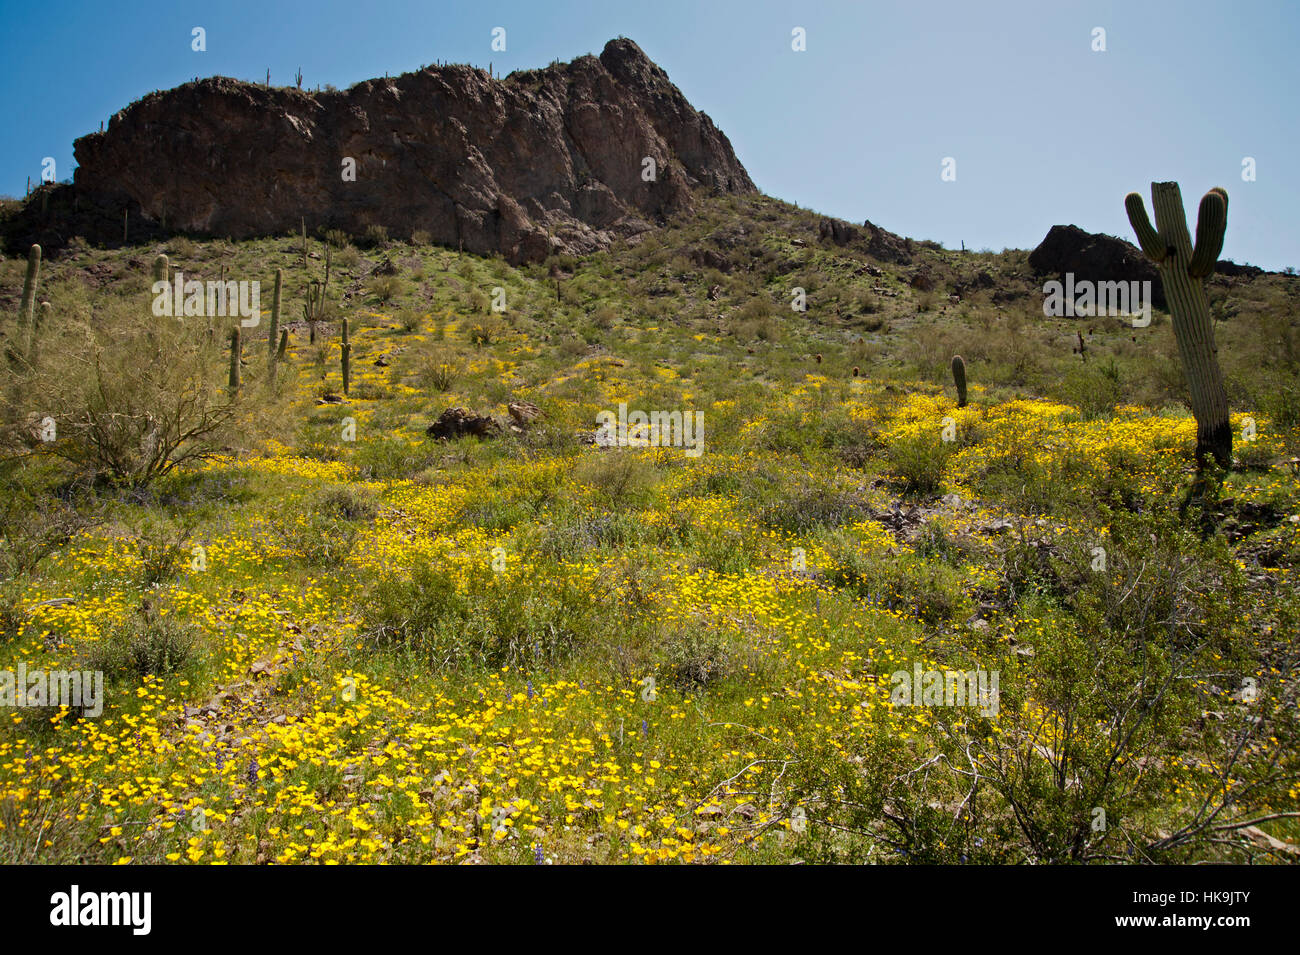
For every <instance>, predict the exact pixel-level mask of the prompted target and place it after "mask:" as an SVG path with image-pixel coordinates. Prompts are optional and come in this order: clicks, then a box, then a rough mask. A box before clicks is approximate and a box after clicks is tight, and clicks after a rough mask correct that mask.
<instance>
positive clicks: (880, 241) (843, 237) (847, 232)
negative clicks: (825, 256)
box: [817, 218, 912, 265]
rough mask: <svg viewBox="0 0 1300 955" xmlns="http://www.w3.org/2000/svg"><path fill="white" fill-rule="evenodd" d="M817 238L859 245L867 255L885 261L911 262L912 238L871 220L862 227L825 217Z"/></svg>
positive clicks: (903, 263)
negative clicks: (896, 233) (883, 227)
mask: <svg viewBox="0 0 1300 955" xmlns="http://www.w3.org/2000/svg"><path fill="white" fill-rule="evenodd" d="M817 237H818V238H819V239H822V240H823V241H830V242H833V243H834V244H835V245H838V246H846V245H854V246H858V247H859V248H861V249H862V250H863V251H865V252H866V253H867V255H870V256H872V257H873V258H876V259H879V260H880V261H882V262H893V263H896V264H898V265H908V264H910V263H911V261H912V250H911V242H910V240H909V239H905V238H903V237H902V236H901V235H895V234H894V233H892V232H890V231H888V230H886V229H882V228H880V226H878V225H873V224H872V223H871V222H870V221H866V222H863V223H862V228H861V229H859V228H858V227H857V226H855V225H851V224H850V223H848V222H845V221H844V220H843V219H832V218H824V219H821V220H820V221H819V222H818V223H817Z"/></svg>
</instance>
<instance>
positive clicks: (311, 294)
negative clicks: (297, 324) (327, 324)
mask: <svg viewBox="0 0 1300 955" xmlns="http://www.w3.org/2000/svg"><path fill="white" fill-rule="evenodd" d="M302 317H303V318H304V319H306V320H307V331H308V334H309V336H310V337H309V339H308V340H309V341H310V342H311V343H312V344H313V345H314V344H316V323H317V322H319V321H320V320H321V319H323V318H324V317H325V286H324V285H322V284H321V283H320V282H317V281H315V280H313V281H312V283H311V284H310V285H309V286H307V301H306V302H305V303H303V306H302Z"/></svg>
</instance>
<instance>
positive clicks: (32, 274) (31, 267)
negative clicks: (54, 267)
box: [20, 245, 41, 328]
mask: <svg viewBox="0 0 1300 955" xmlns="http://www.w3.org/2000/svg"><path fill="white" fill-rule="evenodd" d="M40 277H41V247H40V246H39V245H33V246H32V247H31V249H30V250H29V251H28V252H27V277H26V278H25V279H23V303H22V311H21V313H20V314H21V316H22V320H23V323H24V324H25V325H26V326H27V327H28V328H31V327H32V321H33V319H34V318H35V309H36V283H37V282H38V281H39V280H40Z"/></svg>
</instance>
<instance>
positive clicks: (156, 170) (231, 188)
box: [69, 39, 756, 263]
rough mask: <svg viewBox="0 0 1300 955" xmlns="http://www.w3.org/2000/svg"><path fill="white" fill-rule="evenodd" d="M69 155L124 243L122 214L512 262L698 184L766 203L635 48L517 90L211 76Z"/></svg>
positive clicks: (476, 76) (679, 197)
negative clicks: (408, 244)
mask: <svg viewBox="0 0 1300 955" xmlns="http://www.w3.org/2000/svg"><path fill="white" fill-rule="evenodd" d="M75 154H76V159H77V163H78V166H77V170H76V176H75V181H74V189H75V194H76V201H75V203H74V206H75V207H77V208H79V209H81V210H83V211H85V212H89V211H90V210H95V211H96V212H97V213H98V214H99V215H100V216H101V218H103V217H105V216H106V215H107V210H109V209H113V208H116V215H115V221H116V225H117V233H118V234H119V235H120V232H121V223H122V216H123V211H124V210H126V211H128V214H129V215H130V216H131V217H132V218H137V219H139V222H140V225H139V226H137V229H142V230H143V232H145V233H148V232H149V230H150V229H151V228H152V227H154V226H155V224H156V225H158V226H165V228H166V229H168V230H179V231H183V232H192V233H199V234H211V235H221V236H227V235H228V236H231V237H232V238H236V239H239V238H247V237H251V236H255V235H267V234H276V233H286V232H296V231H297V230H298V229H299V228H300V222H301V220H302V219H304V218H305V219H306V224H307V228H308V230H309V231H312V232H315V231H316V230H317V229H318V228H337V229H342V230H344V231H346V232H349V233H352V234H360V233H362V232H364V231H365V230H366V228H367V227H368V226H371V225H377V226H384V227H385V228H387V229H388V231H389V233H390V234H391V235H393V236H406V235H409V234H410V233H411V232H412V231H413V230H416V229H421V230H424V231H426V232H427V233H428V234H429V235H430V237H431V238H432V239H433V241H435V242H439V243H443V244H446V245H449V246H453V247H459V248H463V249H465V250H466V251H471V252H476V253H494V252H500V253H501V254H502V255H503V256H505V257H506V258H507V259H509V260H510V261H511V262H514V263H519V262H525V261H536V260H539V259H541V258H544V257H545V256H546V255H548V254H549V253H550V252H552V251H566V252H572V253H578V254H581V253H586V252H590V251H594V250H596V249H599V248H602V247H604V246H606V245H608V244H609V243H610V242H611V241H612V240H613V239H615V238H616V237H618V236H620V235H632V234H636V233H638V232H642V231H645V230H646V229H647V228H649V227H650V225H651V224H652V223H653V222H655V221H658V220H662V219H664V218H665V217H667V216H670V215H673V214H675V213H678V212H681V211H685V210H687V209H689V208H690V207H691V205H692V191H693V190H695V189H699V188H703V189H706V190H709V191H713V192H726V193H751V192H755V191H756V190H755V187H754V184H753V182H752V181H751V180H750V178H749V175H748V174H747V173H746V172H745V169H744V167H743V166H742V165H741V164H740V162H739V160H738V159H737V158H736V156H735V153H734V152H733V151H732V148H731V144H730V142H729V141H728V140H727V137H726V136H725V135H723V133H722V132H721V131H720V130H718V129H717V127H715V126H714V125H713V122H712V121H711V120H710V119H709V117H708V116H707V115H705V114H703V113H700V112H698V111H696V110H695V109H694V108H693V107H692V106H691V104H690V103H688V102H687V101H686V98H685V97H684V96H683V95H682V93H681V91H679V90H678V89H677V87H675V86H674V85H673V84H672V83H671V82H670V81H669V79H668V76H667V74H665V73H664V71H663V70H662V69H660V68H659V67H658V66H656V65H655V64H654V63H652V62H651V61H650V60H649V59H648V58H647V57H646V55H645V54H644V53H643V52H642V51H641V49H640V48H639V47H638V46H637V45H636V44H635V43H633V42H632V41H631V40H627V39H617V40H611V41H610V42H609V43H608V44H607V45H606V46H605V49H604V51H603V52H602V53H601V55H600V56H599V57H595V56H584V57H580V58H579V59H576V60H574V61H573V62H572V63H569V64H566V65H553V66H551V67H548V68H546V69H543V70H529V71H524V72H517V73H512V74H510V75H509V76H507V77H506V78H505V79H494V78H492V77H491V76H489V75H488V73H487V72H485V71H483V70H479V69H475V68H471V67H468V66H444V67H429V68H427V69H422V70H420V71H418V72H415V73H407V74H404V75H402V76H399V77H395V78H392V79H375V80H367V81H365V82H363V83H358V84H357V85H355V86H353V87H352V88H350V89H348V90H346V91H328V92H318V93H311V92H307V91H303V90H297V89H290V88H283V87H276V88H266V87H263V86H261V85H258V84H253V83H246V82H242V81H239V80H233V79H228V78H223V77H216V78H212V79H205V80H200V81H198V82H194V83H187V84H185V85H184V86H180V87H177V88H176V89H173V90H168V91H165V92H160V93H153V94H150V95H149V96H146V97H145V98H143V99H142V100H140V101H138V102H136V103H133V104H132V105H131V106H129V107H127V108H126V109H124V110H122V111H121V112H119V113H118V114H116V115H115V116H114V117H113V118H112V119H111V120H110V122H109V125H108V129H107V130H106V131H104V132H99V133H92V134H90V135H88V136H83V137H82V138H80V139H78V140H77V141H76V144H75ZM647 159H651V160H653V161H654V176H653V179H652V180H651V179H649V177H648V176H643V172H645V170H646V169H647V163H646V160H647ZM349 160H350V161H351V162H349ZM352 163H355V181H349V177H348V175H347V174H346V173H347V172H348V167H349V166H350V165H351V164H352ZM69 231H79V232H80V233H81V234H83V235H89V233H90V232H91V231H93V230H88V229H85V228H82V229H77V228H76V227H75V226H72V227H70V229H69ZM137 234H138V233H137Z"/></svg>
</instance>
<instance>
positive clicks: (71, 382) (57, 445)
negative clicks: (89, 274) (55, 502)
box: [3, 301, 238, 487]
mask: <svg viewBox="0 0 1300 955" xmlns="http://www.w3.org/2000/svg"><path fill="white" fill-rule="evenodd" d="M115 311H116V314H110V315H101V316H98V317H96V318H95V319H94V320H80V319H70V320H67V321H65V322H64V323H62V324H61V325H58V326H56V327H52V328H42V329H41V336H42V338H41V341H40V342H39V349H33V354H31V355H29V359H30V360H29V361H27V362H21V363H11V364H10V366H9V367H8V368H7V369H6V370H5V373H4V374H5V381H4V390H5V392H6V394H7V396H8V398H9V401H8V402H7V403H6V406H5V410H4V412H3V414H4V415H5V422H4V423H5V426H6V430H7V431H8V432H9V433H10V434H20V435H23V436H24V438H25V447H24V448H23V449H22V451H20V452H19V453H45V454H52V455H55V456H57V457H60V458H63V459H64V460H66V461H68V462H69V463H71V464H72V465H73V466H74V467H75V468H77V469H78V471H80V472H81V473H82V474H84V475H86V476H88V477H90V478H93V479H95V480H108V481H112V482H117V483H123V484H130V485H133V486H135V487H143V486H146V485H148V484H149V483H150V482H152V481H154V480H155V479H157V478H158V477H161V476H162V475H165V474H168V473H170V472H171V471H173V470H174V469H176V468H177V467H179V466H180V465H182V464H186V463H190V462H195V461H199V460H201V459H203V458H207V457H210V456H212V455H214V454H216V453H217V451H218V449H219V448H220V447H221V446H222V443H223V441H224V440H225V439H226V438H227V437H228V436H229V434H230V429H231V426H232V425H233V423H234V421H235V418H236V415H237V409H238V402H237V399H236V398H235V397H234V396H232V395H230V394H229V393H228V392H227V391H226V390H224V389H223V388H222V387H221V380H222V378H223V377H224V376H223V370H224V365H225V359H224V356H223V355H222V349H221V346H220V345H219V344H218V342H222V341H224V335H221V334H220V333H214V334H211V335H210V334H209V332H208V329H207V327H206V324H205V325H204V326H203V327H197V325H196V323H197V322H201V321H203V320H202V319H181V320H177V319H173V318H155V317H153V316H152V315H149V314H148V311H147V304H146V303H145V302H143V301H137V302H132V303H129V304H126V303H124V304H123V305H122V306H120V307H119V308H118V309H116V310H115ZM142 313H143V314H142ZM47 419H48V420H49V421H51V422H52V424H53V427H52V431H51V435H52V439H51V440H42V439H41V438H40V437H36V438H33V437H32V427H31V423H32V422H34V421H36V422H40V421H46V420H47ZM46 437H49V436H48V435H47V436H46ZM11 446H12V443H11Z"/></svg>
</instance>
